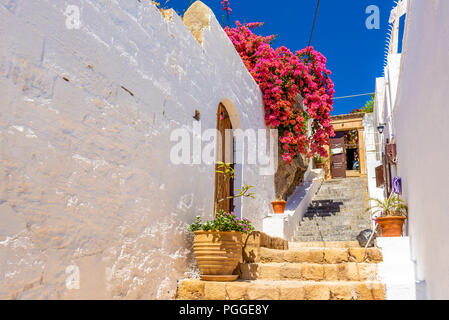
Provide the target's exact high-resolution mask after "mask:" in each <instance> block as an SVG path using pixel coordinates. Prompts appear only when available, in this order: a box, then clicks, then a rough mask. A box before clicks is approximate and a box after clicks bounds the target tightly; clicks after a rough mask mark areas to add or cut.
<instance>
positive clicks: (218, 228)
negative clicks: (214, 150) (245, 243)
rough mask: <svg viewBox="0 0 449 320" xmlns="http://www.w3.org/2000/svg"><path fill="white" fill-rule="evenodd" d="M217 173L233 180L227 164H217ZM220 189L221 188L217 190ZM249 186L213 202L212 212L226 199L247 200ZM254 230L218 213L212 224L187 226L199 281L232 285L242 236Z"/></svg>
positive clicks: (245, 221)
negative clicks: (227, 282) (213, 208)
mask: <svg viewBox="0 0 449 320" xmlns="http://www.w3.org/2000/svg"><path fill="white" fill-rule="evenodd" d="M218 164H219V166H218V168H217V171H216V172H217V173H220V174H223V175H224V180H227V179H233V178H234V169H233V168H232V167H231V165H230V164H225V163H222V162H220V163H218ZM220 187H221V186H220ZM251 188H253V187H252V186H248V185H245V186H244V187H243V188H242V189H241V190H239V191H240V193H239V194H238V195H236V196H232V197H227V198H225V199H216V200H215V208H218V204H219V203H220V202H222V201H224V200H226V199H230V198H239V197H250V198H254V194H253V193H249V190H250V189H251ZM253 230H254V227H253V226H252V225H251V222H250V221H249V220H248V219H246V218H243V219H240V218H239V217H238V216H237V215H236V214H235V213H234V212H226V211H224V210H218V211H217V212H216V213H215V218H214V220H210V221H205V222H202V221H201V217H199V216H197V217H196V220H195V222H194V223H192V224H191V225H190V231H192V232H193V233H194V241H193V251H194V255H195V259H196V261H197V264H198V267H199V269H200V272H201V279H202V280H206V281H234V280H237V278H238V275H233V272H234V270H235V269H236V268H237V266H238V263H239V261H240V258H241V257H242V235H243V234H248V233H251V232H252V231H253Z"/></svg>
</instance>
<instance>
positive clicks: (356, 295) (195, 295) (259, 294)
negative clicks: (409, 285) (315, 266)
mask: <svg viewBox="0 0 449 320" xmlns="http://www.w3.org/2000/svg"><path fill="white" fill-rule="evenodd" d="M176 299H178V300H383V299H385V286H384V285H383V284H382V283H381V282H378V281H366V282H360V281H331V282H325V281H322V282H317V281H296V280H285V281H282V280H281V281H276V280H251V281H247V280H239V281H234V282H209V281H201V280H196V279H187V280H183V281H181V282H180V283H179V285H178V291H177V295H176Z"/></svg>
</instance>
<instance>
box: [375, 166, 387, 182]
mask: <svg viewBox="0 0 449 320" xmlns="http://www.w3.org/2000/svg"><path fill="white" fill-rule="evenodd" d="M384 185H385V177H384V166H383V165H381V166H378V167H377V168H376V187H378V188H380V187H383V186H384Z"/></svg>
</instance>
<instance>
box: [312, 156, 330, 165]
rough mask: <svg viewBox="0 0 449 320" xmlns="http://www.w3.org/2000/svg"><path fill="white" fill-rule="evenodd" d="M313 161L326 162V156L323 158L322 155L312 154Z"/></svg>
mask: <svg viewBox="0 0 449 320" xmlns="http://www.w3.org/2000/svg"><path fill="white" fill-rule="evenodd" d="M313 162H315V163H326V162H327V158H323V157H320V156H317V155H315V156H313Z"/></svg>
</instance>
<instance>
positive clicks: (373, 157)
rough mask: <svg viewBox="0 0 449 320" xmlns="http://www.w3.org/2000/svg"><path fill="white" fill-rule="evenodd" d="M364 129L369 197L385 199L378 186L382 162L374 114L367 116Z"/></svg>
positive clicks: (364, 120) (364, 119)
mask: <svg viewBox="0 0 449 320" xmlns="http://www.w3.org/2000/svg"><path fill="white" fill-rule="evenodd" d="M363 127H364V128H365V156H366V174H367V181H368V193H369V197H370V198H372V199H383V196H384V193H383V189H382V188H378V187H377V184H376V167H378V166H380V165H382V161H379V160H377V149H376V139H377V137H376V135H377V126H375V125H374V114H373V113H367V114H365V116H364V118H363ZM372 202H373V201H372Z"/></svg>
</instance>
